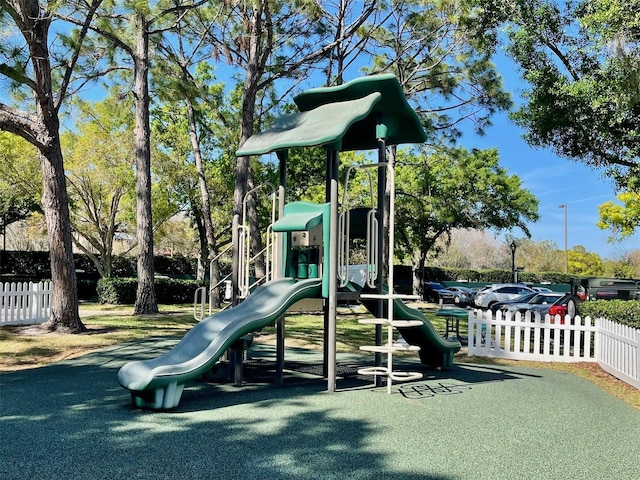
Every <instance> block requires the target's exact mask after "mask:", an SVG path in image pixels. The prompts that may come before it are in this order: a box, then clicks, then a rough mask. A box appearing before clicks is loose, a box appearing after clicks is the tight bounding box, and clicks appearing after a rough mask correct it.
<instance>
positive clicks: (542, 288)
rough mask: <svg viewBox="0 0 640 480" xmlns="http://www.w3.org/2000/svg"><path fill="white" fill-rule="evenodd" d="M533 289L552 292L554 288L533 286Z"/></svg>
mask: <svg viewBox="0 0 640 480" xmlns="http://www.w3.org/2000/svg"><path fill="white" fill-rule="evenodd" d="M531 288H532V289H533V290H535V291H536V292H552V291H553V290H551V289H550V288H547V287H531Z"/></svg>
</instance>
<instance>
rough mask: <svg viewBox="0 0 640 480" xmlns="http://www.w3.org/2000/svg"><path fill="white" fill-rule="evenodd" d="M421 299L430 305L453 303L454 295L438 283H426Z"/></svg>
mask: <svg viewBox="0 0 640 480" xmlns="http://www.w3.org/2000/svg"><path fill="white" fill-rule="evenodd" d="M422 298H423V299H425V300H426V301H427V302H431V303H440V301H442V303H453V299H454V293H453V292H452V291H451V290H448V289H446V288H444V287H443V286H442V285H440V284H439V283H438V282H426V283H425V284H424V286H423V290H422Z"/></svg>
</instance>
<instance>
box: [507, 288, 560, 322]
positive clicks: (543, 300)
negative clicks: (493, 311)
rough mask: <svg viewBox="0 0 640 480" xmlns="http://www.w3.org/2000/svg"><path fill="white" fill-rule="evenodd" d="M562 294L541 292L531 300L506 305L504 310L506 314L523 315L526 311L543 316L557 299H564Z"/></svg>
mask: <svg viewBox="0 0 640 480" xmlns="http://www.w3.org/2000/svg"><path fill="white" fill-rule="evenodd" d="M564 296H565V294H564V293H560V292H542V293H538V294H536V295H534V296H533V297H532V298H530V299H529V300H527V301H526V302H522V303H512V304H510V305H507V306H506V308H505V310H506V311H507V312H512V313H515V312H520V313H523V314H524V313H525V312H526V311H527V310H529V311H531V312H533V313H539V314H540V315H542V316H544V315H545V314H546V313H547V311H548V310H549V307H550V306H551V305H552V304H553V303H554V302H555V301H556V300H558V299H559V298H562V297H564Z"/></svg>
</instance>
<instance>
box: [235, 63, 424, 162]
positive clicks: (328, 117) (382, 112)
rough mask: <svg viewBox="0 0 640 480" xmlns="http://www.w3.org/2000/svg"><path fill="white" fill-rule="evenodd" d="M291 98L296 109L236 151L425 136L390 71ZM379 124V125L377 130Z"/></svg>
mask: <svg viewBox="0 0 640 480" xmlns="http://www.w3.org/2000/svg"><path fill="white" fill-rule="evenodd" d="M294 101H295V103H296V105H297V106H298V108H299V109H300V113H294V114H289V115H284V116H282V117H280V118H278V119H276V121H275V122H274V123H273V125H272V126H271V128H269V129H268V130H265V131H264V132H261V133H258V134H256V135H253V136H252V137H250V138H249V139H248V140H247V141H246V142H245V144H244V145H243V146H242V147H240V149H239V150H238V151H237V152H236V155H238V156H243V155H261V154H265V153H270V152H274V151H278V150H285V149H288V148H291V147H310V146H316V145H333V146H334V148H336V149H338V150H343V151H346V150H370V149H375V148H377V146H378V135H381V136H383V137H384V138H385V140H386V143H387V144H389V145H399V144H403V143H422V142H424V141H425V140H426V134H425V132H424V129H423V128H422V124H421V123H420V120H419V118H418V116H417V115H416V113H415V112H414V110H413V109H412V108H411V106H410V105H409V104H408V102H407V100H406V98H405V96H404V93H403V92H402V87H401V86H400V83H399V82H398V80H397V78H396V77H395V76H394V75H372V76H368V77H362V78H358V79H355V80H353V81H351V82H348V83H345V84H344V85H340V86H337V87H327V88H314V89H311V90H307V91H306V92H303V93H301V94H299V95H297V96H296V97H295V98H294ZM379 125H382V126H384V128H382V129H380V130H378V129H377V127H378V126H379ZM377 132H378V133H377Z"/></svg>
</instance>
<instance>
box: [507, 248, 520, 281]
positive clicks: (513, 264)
mask: <svg viewBox="0 0 640 480" xmlns="http://www.w3.org/2000/svg"><path fill="white" fill-rule="evenodd" d="M509 248H510V249H511V280H512V281H513V283H517V282H518V275H517V273H516V248H517V245H516V242H515V241H514V240H511V243H510V244H509Z"/></svg>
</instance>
